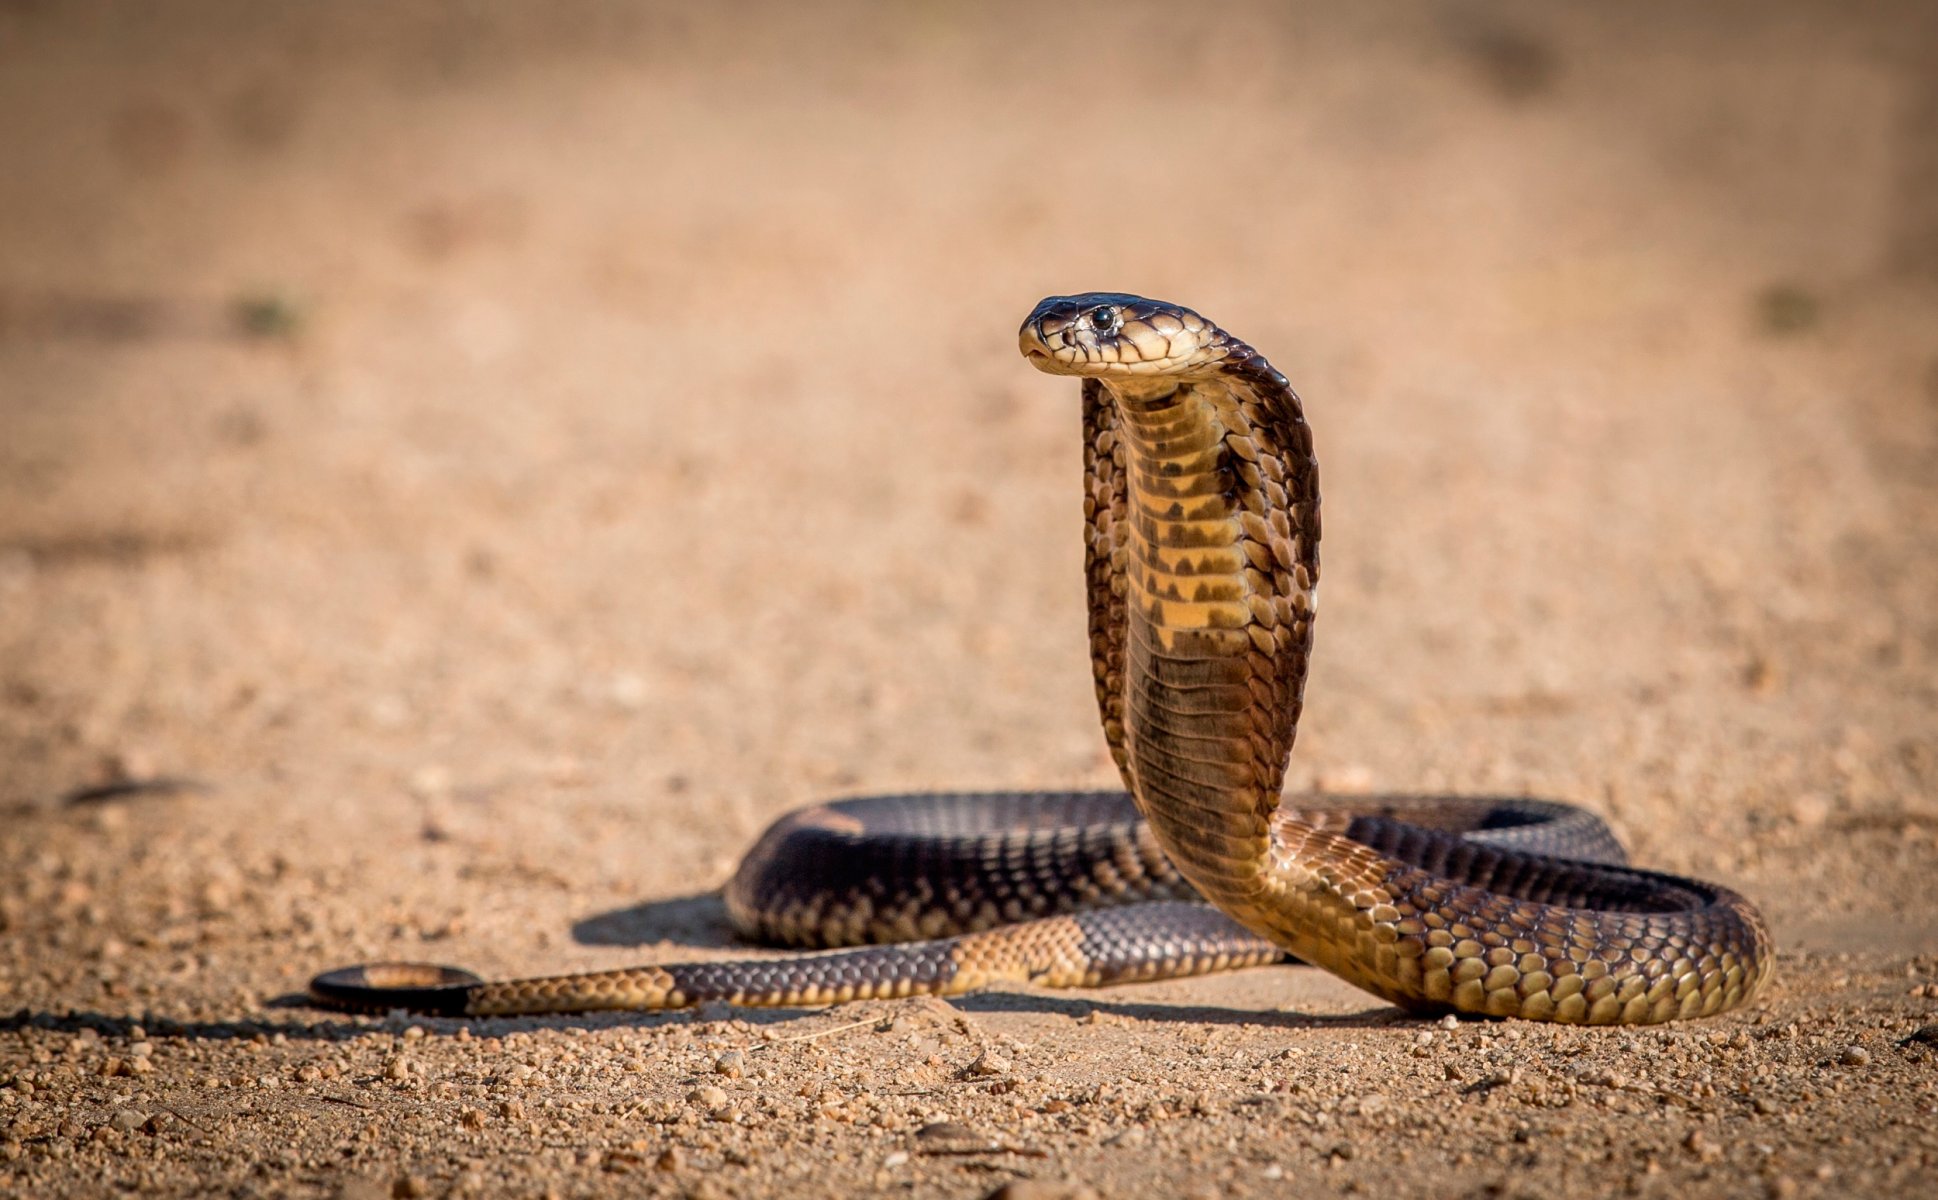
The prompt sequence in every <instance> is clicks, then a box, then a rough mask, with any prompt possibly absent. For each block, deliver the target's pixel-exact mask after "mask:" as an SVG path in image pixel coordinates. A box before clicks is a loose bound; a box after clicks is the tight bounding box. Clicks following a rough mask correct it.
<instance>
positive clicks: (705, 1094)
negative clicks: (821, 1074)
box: [686, 1084, 727, 1112]
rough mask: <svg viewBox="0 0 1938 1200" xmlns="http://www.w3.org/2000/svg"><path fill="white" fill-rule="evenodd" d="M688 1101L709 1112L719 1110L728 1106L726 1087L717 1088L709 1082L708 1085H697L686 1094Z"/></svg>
mask: <svg viewBox="0 0 1938 1200" xmlns="http://www.w3.org/2000/svg"><path fill="white" fill-rule="evenodd" d="M686 1102H687V1103H688V1104H694V1105H698V1106H699V1107H701V1108H704V1109H706V1110H707V1111H708V1112H719V1111H720V1110H721V1109H723V1108H725V1107H727V1092H726V1089H725V1088H717V1087H714V1086H713V1085H712V1084H708V1085H707V1086H706V1087H697V1088H694V1089H693V1090H692V1091H690V1092H688V1093H687V1094H686Z"/></svg>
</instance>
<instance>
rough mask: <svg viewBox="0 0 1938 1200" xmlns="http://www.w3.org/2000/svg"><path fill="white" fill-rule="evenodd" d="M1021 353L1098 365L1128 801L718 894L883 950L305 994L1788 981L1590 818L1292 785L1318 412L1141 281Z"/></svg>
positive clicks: (1044, 814) (384, 998) (1027, 813)
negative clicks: (1311, 971)
mask: <svg viewBox="0 0 1938 1200" xmlns="http://www.w3.org/2000/svg"><path fill="white" fill-rule="evenodd" d="M1020 346H1021V350H1022V353H1023V356H1024V357H1025V358H1026V359H1027V360H1028V361H1029V362H1030V363H1031V364H1032V365H1034V366H1036V367H1037V368H1038V369H1039V370H1042V371H1045V372H1048V373H1050V374H1053V375H1070V376H1077V377H1079V378H1080V379H1081V380H1082V387H1081V398H1082V424H1083V436H1084V476H1085V478H1084V485H1085V489H1084V499H1083V507H1084V516H1085V549H1086V553H1085V572H1086V580H1087V585H1088V589H1089V637H1090V650H1091V660H1092V666H1093V674H1094V677H1095V683H1096V695H1097V704H1098V710H1099V714H1100V716H1101V717H1102V722H1103V728H1104V736H1105V739H1106V741H1107V742H1108V744H1109V747H1110V752H1111V755H1112V757H1113V759H1114V760H1115V762H1116V764H1117V768H1118V771H1119V774H1120V775H1121V777H1122V781H1123V784H1124V791H1123V792H1122V793H1075V794H1055V793H992V794H980V795H954V796H939V797H919V796H918V797H876V798H869V799H864V800H856V801H848V802H843V803H839V804H832V805H824V806H820V807H818V808H813V809H809V810H805V811H804V812H801V813H796V814H792V815H791V816H789V817H786V818H783V819H782V820H781V821H780V822H778V823H777V824H776V825H775V826H774V827H773V828H772V829H770V830H769V831H768V832H767V834H766V835H764V836H763V838H762V839H761V841H760V842H759V843H758V844H757V845H756V846H755V848H754V849H753V851H751V852H750V853H749V855H748V856H747V859H746V860H745V861H744V862H743V863H742V865H741V868H740V870H739V871H738V872H737V873H736V875H735V878H734V880H733V881H732V882H731V883H730V884H729V885H728V887H727V891H726V898H727V905H728V910H729V912H730V913H731V914H732V916H733V918H734V920H735V923H736V925H737V926H739V927H740V928H741V930H742V931H743V932H745V933H748V934H749V935H752V936H756V937H761V938H764V939H766V940H774V941H780V942H784V943H787V944H792V945H797V946H831V945H850V946H853V944H854V943H870V944H866V945H860V946H855V947H854V948H849V949H836V950H829V951H823V952H820V953H813V954H794V955H785V956H779V957H766V958H757V959H743V960H738V961H726V962H698V963H674V964H665V965H660V966H647V967H635V968H626V969H622V970H615V971H603V972H593V973H586V974H578V975H564V976H552V977H544V978H534V979H519V980H507V981H499V982H486V981H483V980H480V979H479V978H478V977H476V976H474V975H471V974H470V973H469V972H464V971H459V970H457V969H455V968H450V967H441V966H434V965H427V964H416V963H374V964H366V965H363V966H357V967H350V968H344V969H342V970H338V971H332V972H328V973H326V974H323V975H320V976H318V977H317V978H316V979H315V980H313V981H312V983H311V985H310V991H311V994H312V996H314V997H315V998H316V999H318V1000H319V1001H322V1002H325V1003H329V1004H335V1005H342V1006H348V1007H359V1008H377V1009H384V1008H392V1007H403V1008H415V1009H420V1010H425V1011H431V1012H444V1013H465V1014H477V1015H486V1014H510V1013H536V1012H566V1011H584V1010H590V1009H606V1008H668V1007H679V1006H683V1005H689V1004H695V1003H701V1002H705V1001H712V1000H720V1001H726V1002H729V1003H735V1004H777V1005H801V1004H824V1003H834V1002H841V1001H846V1000H854V999H863V998H869V997H889V996H906V995H912V994H917V993H927V994H938V995H948V994H956V993H960V992H966V991H971V990H975V989H978V988H983V987H988V986H991V985H994V984H1000V983H1005V982H1032V983H1036V984H1040V985H1045V986H1091V985H1097V984H1102V983H1111V982H1119V981H1124V980H1131V979H1154V978H1162V977H1168V976H1175V975H1188V974H1194V973H1199V972H1203V971H1209V970H1218V969H1223V968H1227V967H1232V966H1240V965H1249V964H1253V963H1260V962H1267V961H1272V960H1274V959H1278V958H1282V957H1285V956H1287V955H1291V956H1295V957H1297V958H1299V959H1301V960H1304V961H1305V962H1308V963H1311V964H1313V965H1316V966H1319V967H1322V968H1324V969H1326V970H1328V971H1331V972H1333V973H1335V974H1337V975H1338V976H1340V977H1341V978H1343V979H1345V980H1347V981H1349V982H1351V983H1353V984H1355V985H1357V986H1358V987H1361V988H1364V989H1365V990H1366V991H1368V992H1371V993H1373V994H1374V995H1376V996H1379V997H1380V998H1382V999H1384V1000H1387V1001H1389V1002H1391V1003H1393V1004H1396V1005H1398V1006H1400V1007H1401V1008H1403V1009H1407V1010H1409V1011H1413V1012H1418V1013H1436V1012H1448V1011H1451V1012H1459V1013H1469V1014H1477V1015H1488V1016H1499V1017H1523V1018H1529V1019H1537V1020H1552V1021H1562V1022H1571V1023H1587V1024H1616V1023H1647V1022H1659V1021H1667V1020H1672V1019H1676V1018H1681V1017H1695V1016H1708V1015H1712V1014H1715V1013H1719V1012H1722V1011H1725V1010H1727V1009H1730V1008H1733V1007H1736V1006H1738V1005H1741V1004H1743V1003H1745V1002H1746V1001H1748V1000H1749V999H1750V998H1751V997H1752V996H1753V995H1754V994H1755V993H1756V991H1757V990H1758V988H1760V987H1761V986H1762V985H1763V984H1764V982H1765V981H1766V980H1767V979H1768V978H1769V977H1770V974H1771V971H1772V965H1773V961H1774V954H1773V952H1772V948H1771V943H1770V938H1769V934H1768V932H1767V930H1766V927H1765V925H1764V922H1763V919H1762V917H1761V915H1760V914H1759V913H1758V912H1757V910H1756V909H1755V907H1754V906H1752V905H1751V904H1750V903H1749V902H1748V901H1747V900H1745V899H1744V898H1743V897H1742V896H1740V895H1738V894H1736V893H1735V892H1733V891H1731V890H1729V889H1727V888H1724V887H1720V886H1717V885H1714V884H1709V883H1704V882H1701V881H1698V880H1693V879H1685V878H1681V877H1677V876H1673V875H1666V874H1661V873H1657V872H1651V871H1645V870H1640V869H1637V868H1634V867H1630V866H1627V865H1625V863H1624V862H1623V861H1622V854H1621V850H1620V847H1619V844H1618V843H1616V842H1615V841H1614V839H1613V838H1612V836H1611V835H1610V834H1609V833H1608V831H1607V829H1606V827H1605V826H1603V825H1601V824H1600V823H1599V822H1598V821H1596V820H1595V819H1594V818H1592V817H1590V816H1589V815H1587V814H1585V813H1582V812H1580V811H1579V810H1575V809H1571V808H1569V807H1567V806H1565V805H1558V804H1553V803H1549V802H1541V801H1531V800H1518V799H1468V798H1460V797H1439V796H1427V797H1377V798H1362V799H1349V798H1344V797H1337V796H1326V795H1305V796H1285V795H1282V792H1281V789H1282V787H1283V783H1284V777H1285V772H1286V768H1287V764H1288V761H1289V758H1290V755H1291V751H1292V744H1293V738H1294V736H1295V733H1296V731H1297V728H1298V722H1299V716H1300V713H1301V710H1302V706H1303V695H1304V688H1305V680H1306V673H1307V668H1308V665H1309V663H1310V658H1311V652H1312V645H1313V628H1314V622H1315V620H1316V616H1317V596H1318V586H1319V534H1320V522H1319V483H1318V463H1317V460H1316V458H1315V457H1314V453H1313V439H1312V433H1311V429H1310V428H1309V426H1308V425H1307V423H1306V420H1305V416H1304V411H1303V408H1302V405H1301V403H1300V400H1299V398H1298V396H1297V395H1296V394H1295V393H1294V392H1293V390H1292V388H1291V386H1290V385H1289V384H1288V383H1287V381H1286V379H1285V377H1284V376H1283V375H1281V374H1279V372H1278V371H1276V370H1275V369H1273V367H1272V366H1271V364H1269V363H1268V362H1266V360H1265V359H1264V357H1263V356H1262V355H1260V354H1259V353H1258V352H1257V351H1256V350H1254V349H1252V348H1251V347H1250V346H1248V345H1246V344H1245V343H1244V342H1242V341H1240V340H1238V339H1237V338H1235V337H1233V336H1231V335H1230V334H1228V333H1226V332H1225V331H1224V330H1222V329H1220V328H1218V326H1216V325H1214V324H1212V323H1211V322H1210V321H1208V320H1206V319H1205V318H1203V317H1202V316H1200V315H1199V314H1197V313H1196V312H1194V311H1192V310H1190V309H1188V308H1184V307H1182V306H1180V305H1176V304H1170V303H1166V302H1163V301H1158V300H1150V299H1145V298H1143V297H1139V296H1131V295H1122V294H1114V293H1090V294H1086V295H1077V296H1052V297H1050V298H1048V299H1046V300H1044V301H1042V302H1041V303H1040V304H1038V305H1037V306H1036V308H1035V310H1034V311H1033V312H1031V314H1030V315H1029V317H1028V319H1027V320H1025V321H1024V323H1023V327H1022V330H1021V334H1020ZM1206 902H1208V905H1207V903H1206ZM1096 905H1103V907H1094V906H1096ZM874 943H888V944H874Z"/></svg>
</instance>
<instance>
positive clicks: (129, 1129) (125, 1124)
mask: <svg viewBox="0 0 1938 1200" xmlns="http://www.w3.org/2000/svg"><path fill="white" fill-rule="evenodd" d="M147 1123H148V1114H147V1113H145V1112H142V1111H140V1110H139V1109H133V1108H117V1109H115V1110H114V1115H113V1116H111V1117H109V1118H108V1124H109V1125H110V1126H112V1127H113V1128H114V1129H115V1130H116V1131H117V1132H119V1133H133V1132H134V1131H135V1130H137V1129H140V1128H141V1127H142V1126H143V1125H146V1124H147Z"/></svg>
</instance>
